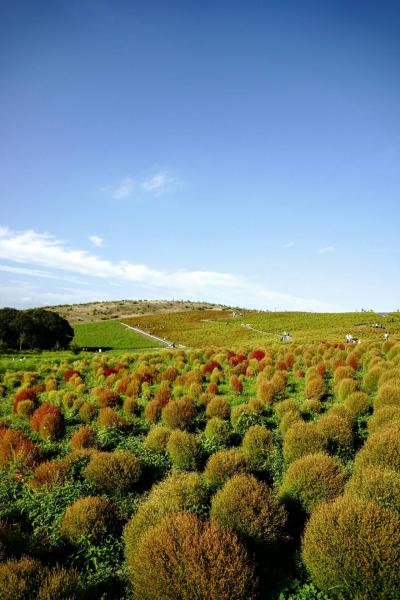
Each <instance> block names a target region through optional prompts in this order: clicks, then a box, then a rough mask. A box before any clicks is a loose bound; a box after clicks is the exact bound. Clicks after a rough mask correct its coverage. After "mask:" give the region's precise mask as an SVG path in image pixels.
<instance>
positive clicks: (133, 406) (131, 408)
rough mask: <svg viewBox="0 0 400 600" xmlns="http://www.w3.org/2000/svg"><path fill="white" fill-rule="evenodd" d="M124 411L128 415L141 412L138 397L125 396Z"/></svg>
mask: <svg viewBox="0 0 400 600" xmlns="http://www.w3.org/2000/svg"><path fill="white" fill-rule="evenodd" d="M124 413H125V414H126V415H127V416H129V415H137V414H139V405H138V403H137V400H136V398H133V397H132V396H128V397H127V398H125V400H124Z"/></svg>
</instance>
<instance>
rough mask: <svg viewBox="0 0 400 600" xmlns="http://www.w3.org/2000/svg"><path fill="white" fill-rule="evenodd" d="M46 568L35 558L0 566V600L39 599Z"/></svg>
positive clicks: (24, 558) (25, 558)
mask: <svg viewBox="0 0 400 600" xmlns="http://www.w3.org/2000/svg"><path fill="white" fill-rule="evenodd" d="M44 572H45V571H44V567H43V566H42V565H41V563H40V562H39V561H37V560H35V559H33V558H28V557H26V556H25V557H22V558H21V559H20V560H13V559H11V560H8V561H7V562H3V563H1V564H0V598H1V599H2V600H32V598H37V595H38V592H39V587H40V583H41V581H42V578H43V575H44Z"/></svg>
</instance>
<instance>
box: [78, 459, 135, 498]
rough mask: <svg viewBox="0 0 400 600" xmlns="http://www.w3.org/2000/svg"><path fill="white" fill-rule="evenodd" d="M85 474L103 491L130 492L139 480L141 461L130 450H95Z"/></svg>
mask: <svg viewBox="0 0 400 600" xmlns="http://www.w3.org/2000/svg"><path fill="white" fill-rule="evenodd" d="M84 475H85V477H86V479H87V480H88V481H90V482H91V483H92V484H93V485H94V486H95V488H96V489H98V490H99V491H101V492H108V493H113V492H120V493H123V492H129V491H130V490H132V489H133V488H134V487H135V485H136V483H137V482H138V481H139V478H140V475H141V468H140V462H139V460H138V459H137V458H136V456H134V455H133V454H131V453H130V452H127V451H124V450H116V451H115V452H95V453H93V454H92V456H91V458H90V462H89V464H88V465H87V467H86V468H85V470H84Z"/></svg>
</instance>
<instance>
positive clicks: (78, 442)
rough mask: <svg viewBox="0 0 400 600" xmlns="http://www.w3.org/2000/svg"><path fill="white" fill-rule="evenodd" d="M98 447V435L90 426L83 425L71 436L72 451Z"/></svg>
mask: <svg viewBox="0 0 400 600" xmlns="http://www.w3.org/2000/svg"><path fill="white" fill-rule="evenodd" d="M95 445H96V433H95V431H94V429H93V428H92V427H90V425H82V426H81V427H79V429H77V430H76V431H74V433H73V434H72V436H71V441H70V447H71V450H80V449H81V448H94V446H95Z"/></svg>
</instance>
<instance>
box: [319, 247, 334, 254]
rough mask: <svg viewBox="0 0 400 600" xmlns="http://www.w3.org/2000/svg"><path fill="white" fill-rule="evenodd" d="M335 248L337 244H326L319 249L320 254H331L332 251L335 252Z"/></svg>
mask: <svg viewBox="0 0 400 600" xmlns="http://www.w3.org/2000/svg"><path fill="white" fill-rule="evenodd" d="M335 250H336V248H335V246H324V247H323V248H320V249H319V250H318V254H331V253H332V252H335Z"/></svg>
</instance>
